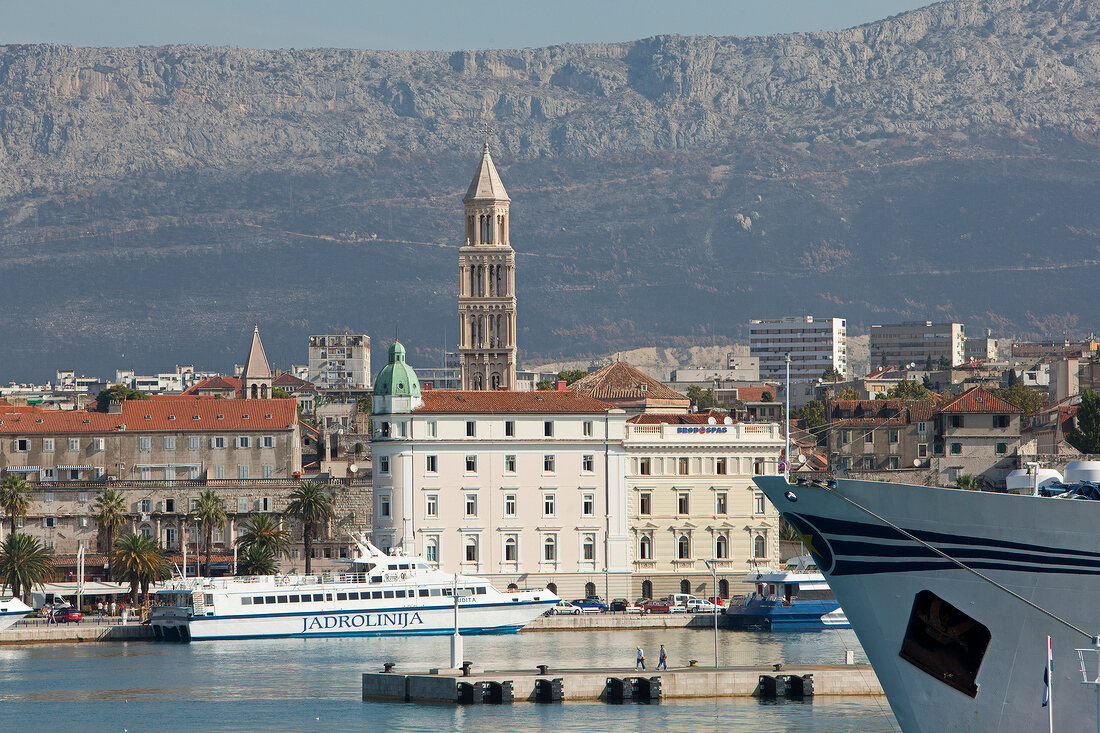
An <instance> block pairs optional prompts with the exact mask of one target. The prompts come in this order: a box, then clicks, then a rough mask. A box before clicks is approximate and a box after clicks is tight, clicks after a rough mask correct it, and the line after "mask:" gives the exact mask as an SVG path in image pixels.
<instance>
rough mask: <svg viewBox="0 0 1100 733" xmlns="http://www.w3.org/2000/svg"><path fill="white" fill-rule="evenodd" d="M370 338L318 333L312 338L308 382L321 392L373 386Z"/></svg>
mask: <svg viewBox="0 0 1100 733" xmlns="http://www.w3.org/2000/svg"><path fill="white" fill-rule="evenodd" d="M370 377H371V370H370V336H367V335H366V334H346V333H336V334H319V335H316V336H310V337H309V376H308V378H307V380H308V381H310V382H313V384H314V385H315V386H316V387H317V388H318V389H344V388H350V387H358V388H365V387H370V384H371V381H370Z"/></svg>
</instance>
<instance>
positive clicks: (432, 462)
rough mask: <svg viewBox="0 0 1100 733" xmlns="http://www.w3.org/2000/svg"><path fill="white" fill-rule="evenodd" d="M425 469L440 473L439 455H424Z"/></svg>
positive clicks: (429, 471)
mask: <svg viewBox="0 0 1100 733" xmlns="http://www.w3.org/2000/svg"><path fill="white" fill-rule="evenodd" d="M424 470H425V471H427V472H428V473H439V456H424Z"/></svg>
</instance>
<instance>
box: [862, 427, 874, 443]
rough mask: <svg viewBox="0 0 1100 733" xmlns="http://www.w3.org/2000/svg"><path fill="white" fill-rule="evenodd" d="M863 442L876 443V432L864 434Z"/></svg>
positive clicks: (869, 431) (870, 431) (871, 431)
mask: <svg viewBox="0 0 1100 733" xmlns="http://www.w3.org/2000/svg"><path fill="white" fill-rule="evenodd" d="M863 442H864V443H874V442H875V431H874V430H873V429H872V430H868V431H867V432H866V433H864V434H863Z"/></svg>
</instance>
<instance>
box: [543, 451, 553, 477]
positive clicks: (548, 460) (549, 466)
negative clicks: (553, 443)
mask: <svg viewBox="0 0 1100 733" xmlns="http://www.w3.org/2000/svg"><path fill="white" fill-rule="evenodd" d="M542 472H543V473H553V472H554V456H553V455H548V456H543V457H542Z"/></svg>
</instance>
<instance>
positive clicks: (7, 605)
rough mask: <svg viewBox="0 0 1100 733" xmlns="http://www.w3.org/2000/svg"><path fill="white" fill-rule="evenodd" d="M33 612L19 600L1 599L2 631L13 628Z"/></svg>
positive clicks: (0, 617)
mask: <svg viewBox="0 0 1100 733" xmlns="http://www.w3.org/2000/svg"><path fill="white" fill-rule="evenodd" d="M30 612H31V607H30V606H28V605H27V604H25V603H23V601H21V600H19V599H18V598H0V631H3V630H4V629H6V628H9V627H10V626H13V625H14V624H15V623H17V622H18V621H19V619H21V618H23V617H24V616H26V615H27V614H28V613H30Z"/></svg>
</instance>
